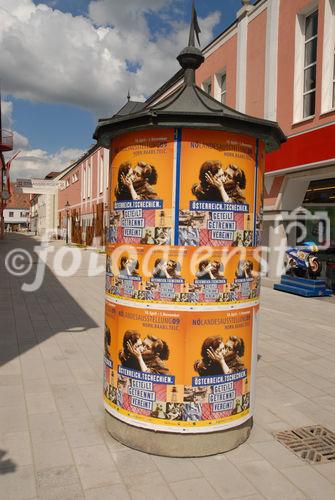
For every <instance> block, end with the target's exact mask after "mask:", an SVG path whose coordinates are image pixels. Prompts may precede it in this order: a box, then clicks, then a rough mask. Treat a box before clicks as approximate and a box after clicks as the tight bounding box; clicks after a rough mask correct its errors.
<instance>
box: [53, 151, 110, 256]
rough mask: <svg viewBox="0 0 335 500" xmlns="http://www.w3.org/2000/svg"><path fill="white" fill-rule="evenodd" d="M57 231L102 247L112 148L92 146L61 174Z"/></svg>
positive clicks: (82, 242) (105, 223) (72, 240)
mask: <svg viewBox="0 0 335 500" xmlns="http://www.w3.org/2000/svg"><path fill="white" fill-rule="evenodd" d="M59 179H60V181H61V187H60V189H59V191H58V230H59V231H58V232H59V234H60V236H61V238H63V239H68V241H69V242H72V243H76V244H83V245H86V246H93V247H97V248H99V247H103V246H104V243H105V231H106V227H107V226H108V224H109V211H108V192H109V150H108V149H104V148H100V147H97V146H93V147H92V148H90V149H89V150H88V151H87V153H85V154H84V155H83V156H82V157H81V158H79V160H77V161H76V162H74V163H73V164H72V165H71V166H70V167H68V168H67V169H66V170H65V171H64V172H63V173H62V174H61V175H60V177H59Z"/></svg>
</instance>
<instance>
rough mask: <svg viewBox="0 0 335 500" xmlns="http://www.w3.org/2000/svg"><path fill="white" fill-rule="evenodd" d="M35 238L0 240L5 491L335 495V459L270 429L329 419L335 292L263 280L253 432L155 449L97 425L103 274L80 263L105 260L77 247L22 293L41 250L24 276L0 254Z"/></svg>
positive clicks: (333, 426) (4, 495)
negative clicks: (204, 446) (300, 293)
mask: <svg viewBox="0 0 335 500" xmlns="http://www.w3.org/2000/svg"><path fill="white" fill-rule="evenodd" d="M37 243H38V242H37V240H35V239H34V238H31V237H28V236H22V235H15V234H13V235H9V236H7V238H6V239H5V240H4V241H1V242H0V499H1V500H11V499H13V500H23V499H35V498H39V499H43V500H44V499H60V500H66V499H69V500H75V499H86V500H101V499H103V500H107V499H113V500H119V499H120V500H121V499H122V500H127V499H130V498H131V499H134V500H146V499H153V500H157V499H160V500H165V499H166V500H168V499H176V498H177V499H181V500H186V499H193V498H199V499H205V500H212V499H213V500H214V499H220V498H221V499H241V500H259V499H269V500H283V499H285V500H293V499H294V500H300V499H306V498H311V499H315V500H330V499H333V498H335V463H329V464H325V465H317V466H311V465H306V464H305V463H304V462H303V461H301V460H300V459H299V458H297V457H295V455H294V454H293V453H291V452H290V451H288V450H286V448H284V447H283V446H281V445H280V444H278V443H277V442H276V441H275V440H274V438H273V436H272V432H274V431H278V430H286V429H290V428H292V427H297V426H302V425H307V424H314V423H318V424H322V425H325V426H326V427H328V428H329V429H330V430H332V431H335V418H334V414H335V327H334V323H335V322H334V318H335V307H334V306H335V302H334V301H333V302H330V301H329V302H328V301H327V302H324V301H322V299H315V300H314V299H304V298H299V297H293V296H290V295H286V294H282V293H280V292H275V291H273V290H272V289H270V288H264V289H263V291H262V309H261V311H262V312H261V324H260V330H261V331H260V338H259V355H260V359H259V362H258V371H257V379H258V380H257V405H256V415H255V425H254V429H253V431H252V435H251V438H250V439H249V440H248V442H247V443H246V444H244V445H242V446H240V447H239V448H238V449H236V450H234V451H232V452H229V453H227V454H224V455H218V456H214V457H209V458H201V459H171V458H162V457H154V456H149V455H145V454H143V453H139V452H136V451H133V450H130V449H128V448H126V447H124V446H122V445H121V444H119V443H118V442H116V441H114V440H113V439H112V438H111V437H110V436H109V435H108V434H107V432H106V431H105V428H104V410H103V406H102V380H101V379H102V347H103V335H102V325H103V320H104V318H103V308H104V274H103V273H102V274H100V275H99V276H94V277H92V276H91V277H88V275H87V267H88V264H89V259H90V256H92V255H94V258H95V259H96V260H97V263H98V264H100V265H103V263H104V256H103V255H98V254H96V253H94V252H92V251H84V250H78V251H79V252H80V253H81V255H82V263H81V266H80V269H79V270H78V271H77V273H76V275H75V276H74V277H71V278H66V277H58V278H56V277H55V275H54V274H53V273H52V272H51V270H50V269H47V271H46V274H45V279H44V282H43V286H42V287H41V288H40V289H39V290H38V291H36V292H33V293H24V292H22V291H21V285H22V283H23V282H28V283H29V282H32V281H33V276H34V274H35V272H36V266H37V256H36V254H35V256H34V263H33V267H32V270H31V272H30V273H29V275H28V276H26V277H25V278H15V277H13V276H11V275H9V274H8V273H7V272H6V270H5V267H4V258H5V256H6V254H7V253H8V252H9V251H10V250H11V249H12V248H15V247H22V248H25V249H26V250H27V251H28V252H29V253H30V254H32V255H34V254H33V248H34V246H35V245H36V244H37ZM61 246H62V244H61V243H59V242H55V243H53V244H51V246H50V249H51V248H54V247H56V248H60V247H61ZM53 255H54V254H50V257H49V260H50V262H51V261H52V259H53ZM68 265H70V262H68Z"/></svg>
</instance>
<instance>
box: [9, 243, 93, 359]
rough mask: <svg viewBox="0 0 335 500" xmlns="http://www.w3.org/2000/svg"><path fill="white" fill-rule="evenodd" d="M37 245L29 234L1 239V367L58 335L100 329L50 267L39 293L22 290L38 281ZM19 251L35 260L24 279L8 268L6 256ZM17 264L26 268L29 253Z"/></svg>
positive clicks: (46, 271)
mask: <svg viewBox="0 0 335 500" xmlns="http://www.w3.org/2000/svg"><path fill="white" fill-rule="evenodd" d="M38 244H39V242H38V241H37V240H36V239H34V238H32V237H30V236H28V235H22V234H21V235H20V234H15V233H10V234H7V235H6V236H5V238H4V239H3V240H0V366H2V365H4V364H5V363H7V362H9V361H10V360H12V359H14V358H16V357H17V356H18V355H19V354H22V353H24V352H25V351H27V350H29V349H31V348H32V347H34V346H35V345H37V344H39V343H41V342H44V341H45V340H47V339H48V338H50V337H52V336H54V335H55V334H57V333H59V332H67V331H77V332H78V331H79V332H80V331H82V332H84V331H86V330H89V329H91V328H96V327H98V326H99V325H98V324H97V323H96V322H95V321H94V320H93V319H92V318H91V317H90V316H89V315H88V314H87V312H85V310H83V309H82V307H81V306H80V305H79V304H78V303H77V302H76V300H75V299H74V298H73V297H72V296H71V295H70V294H69V292H68V291H67V290H66V289H65V288H64V286H63V285H62V284H61V283H60V281H59V280H58V279H57V277H56V276H55V275H54V274H53V273H52V272H51V270H50V269H49V268H48V266H46V267H45V275H44V280H43V283H42V286H41V287H40V288H39V289H38V290H36V291H35V292H23V291H22V290H21V287H22V285H23V283H28V284H30V283H32V282H33V281H34V279H35V276H36V270H37V264H38V255H37V253H36V252H34V247H35V246H37V245H38ZM16 248H22V249H24V250H25V251H26V252H28V254H29V255H30V256H31V257H32V267H31V270H30V271H29V272H28V274H26V275H25V276H23V277H19V276H13V275H12V274H10V273H9V272H8V271H7V269H6V266H5V259H6V256H7V255H8V253H9V252H10V251H11V250H13V249H16ZM24 259H25V260H26V262H25V261H24ZM18 263H19V264H20V265H22V264H26V265H27V264H28V257H27V254H26V257H25V256H24V255H23V260H20V261H18ZM68 279H70V278H68ZM82 293H85V290H83V291H82Z"/></svg>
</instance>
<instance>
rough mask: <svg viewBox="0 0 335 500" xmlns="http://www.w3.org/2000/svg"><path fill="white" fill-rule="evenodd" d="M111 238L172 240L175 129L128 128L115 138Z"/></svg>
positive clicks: (158, 242) (166, 242)
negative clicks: (144, 129) (138, 130)
mask: <svg viewBox="0 0 335 500" xmlns="http://www.w3.org/2000/svg"><path fill="white" fill-rule="evenodd" d="M111 156H112V175H111V181H112V183H111V185H112V189H111V200H110V207H111V212H110V229H109V241H110V242H111V243H113V242H119V243H122V242H123V243H133V244H147V245H151V244H152V245H153V244H155V245H169V244H171V241H172V206H173V201H172V197H173V169H174V130H173V129H164V130H148V131H141V132H129V133H127V134H124V135H122V136H120V137H117V138H116V139H114V140H113V141H112V149H111Z"/></svg>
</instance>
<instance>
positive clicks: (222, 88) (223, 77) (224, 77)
mask: <svg viewBox="0 0 335 500" xmlns="http://www.w3.org/2000/svg"><path fill="white" fill-rule="evenodd" d="M220 91H221V95H220V97H221V98H220V101H221V102H222V104H226V93H227V75H226V73H222V75H221V78H220Z"/></svg>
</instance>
